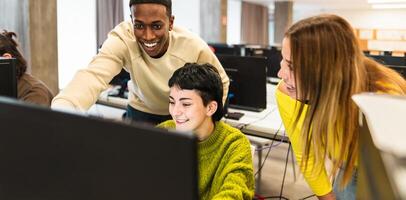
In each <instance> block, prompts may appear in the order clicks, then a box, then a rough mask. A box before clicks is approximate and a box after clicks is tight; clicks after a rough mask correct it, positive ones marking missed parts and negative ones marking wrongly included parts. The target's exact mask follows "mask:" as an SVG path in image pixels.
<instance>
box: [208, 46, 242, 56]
mask: <svg viewBox="0 0 406 200" xmlns="http://www.w3.org/2000/svg"><path fill="white" fill-rule="evenodd" d="M208 45H209V46H211V47H212V48H213V49H214V53H215V54H216V55H240V54H241V48H240V47H239V46H234V45H228V44H223V43H209V44H208Z"/></svg>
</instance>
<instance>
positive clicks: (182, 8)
mask: <svg viewBox="0 0 406 200" xmlns="http://www.w3.org/2000/svg"><path fill="white" fill-rule="evenodd" d="M128 3H129V0H123V7H124V8H123V9H124V19H125V20H131V19H130V15H131V12H130V8H129V7H128ZM199 11H200V0H172V15H174V16H175V21H174V24H175V25H179V26H182V27H184V28H186V29H188V30H190V31H192V32H194V33H196V34H197V35H200V12H199Z"/></svg>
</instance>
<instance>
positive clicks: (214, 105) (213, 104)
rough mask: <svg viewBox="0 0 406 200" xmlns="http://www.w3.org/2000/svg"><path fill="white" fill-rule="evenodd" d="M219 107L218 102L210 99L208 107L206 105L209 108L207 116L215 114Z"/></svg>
mask: <svg viewBox="0 0 406 200" xmlns="http://www.w3.org/2000/svg"><path fill="white" fill-rule="evenodd" d="M217 107H218V104H217V102H216V101H210V102H209V103H208V104H207V107H206V109H207V112H206V114H207V116H209V117H211V116H213V115H214V113H215V112H216V111H217Z"/></svg>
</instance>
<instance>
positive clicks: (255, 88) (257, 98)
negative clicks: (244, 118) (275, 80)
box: [217, 55, 267, 112]
mask: <svg viewBox="0 0 406 200" xmlns="http://www.w3.org/2000/svg"><path fill="white" fill-rule="evenodd" d="M217 57H218V59H219V61H220V63H221V64H222V65H223V67H224V69H225V71H226V73H227V75H228V76H229V78H230V87H229V93H228V102H229V107H230V108H238V109H243V110H250V111H257V112H259V111H262V110H264V109H266V66H267V59H266V58H265V57H247V56H246V57H242V56H230V55H217Z"/></svg>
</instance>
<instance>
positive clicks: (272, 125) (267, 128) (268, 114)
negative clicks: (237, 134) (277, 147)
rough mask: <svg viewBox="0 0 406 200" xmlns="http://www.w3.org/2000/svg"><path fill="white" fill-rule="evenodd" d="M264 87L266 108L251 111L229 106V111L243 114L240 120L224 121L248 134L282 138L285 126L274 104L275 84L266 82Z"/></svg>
mask: <svg viewBox="0 0 406 200" xmlns="http://www.w3.org/2000/svg"><path fill="white" fill-rule="evenodd" d="M266 89H267V108H266V109H265V110H263V111H262V112H252V111H245V110H240V109H232V108H229V111H230V112H241V113H244V116H243V117H241V119H240V120H232V119H224V121H225V122H226V123H228V124H230V125H232V126H234V127H237V128H240V129H241V131H243V132H244V133H247V134H250V135H255V136H259V137H265V138H269V139H274V138H277V139H282V138H281V137H282V136H283V135H284V132H285V127H284V126H283V124H282V119H281V117H280V115H279V111H278V108H277V105H276V99H275V90H276V85H272V84H267V88H266ZM275 134H276V135H277V136H275Z"/></svg>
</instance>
